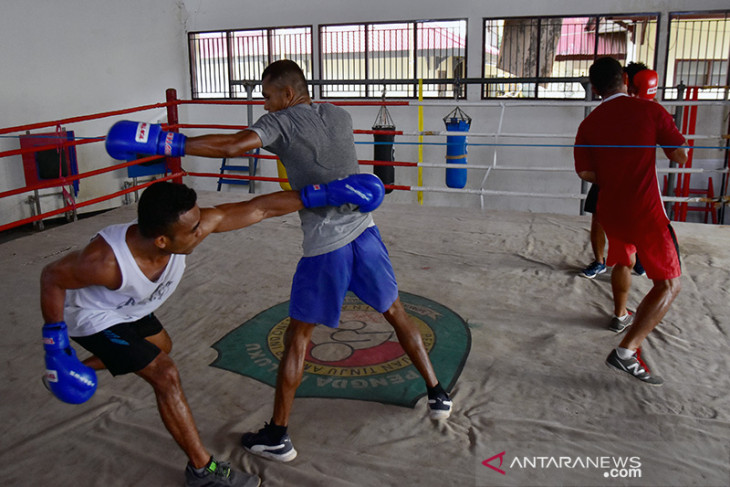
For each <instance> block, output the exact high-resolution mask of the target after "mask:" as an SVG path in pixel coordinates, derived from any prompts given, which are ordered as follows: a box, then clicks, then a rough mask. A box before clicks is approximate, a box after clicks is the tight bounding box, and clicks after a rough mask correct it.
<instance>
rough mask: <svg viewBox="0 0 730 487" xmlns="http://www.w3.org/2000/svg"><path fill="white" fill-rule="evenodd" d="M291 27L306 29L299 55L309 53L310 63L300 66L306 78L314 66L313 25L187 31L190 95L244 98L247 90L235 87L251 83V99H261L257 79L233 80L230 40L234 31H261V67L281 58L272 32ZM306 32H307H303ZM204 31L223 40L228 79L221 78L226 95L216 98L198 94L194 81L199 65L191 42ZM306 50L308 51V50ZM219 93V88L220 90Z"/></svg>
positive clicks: (199, 92)
mask: <svg viewBox="0 0 730 487" xmlns="http://www.w3.org/2000/svg"><path fill="white" fill-rule="evenodd" d="M290 29H291V30H294V29H303V30H305V32H304V33H303V34H302V35H304V36H305V37H306V36H308V37H309V41H308V42H307V43H306V48H305V49H304V50H303V53H302V56H305V57H306V56H309V61H308V63H309V66H308V67H304V66H301V63H299V64H300V66H301V67H302V69H303V70H304V72H305V76H307V79H309V78H310V77H311V76H312V74H313V72H312V70H313V69H314V62H315V60H314V38H313V32H314V27H313V26H312V25H290V26H277V27H252V28H246V29H226V30H209V31H195V32H188V62H189V64H190V92H191V95H192V98H193V99H194V100H196V99H205V100H230V99H233V100H235V99H246V98H247V92H246V91H245V89H244V90H240V89H237V87H240V86H243V87H245V86H246V85H248V84H252V85H253V91H252V97H253V98H262V95H261V86H260V81H261V80H260V79H235V78H234V68H233V64H234V63H233V60H234V53H235V52H236V50H235V49H234V46H233V42H234V39H235V34H236V33H238V32H256V31H261V32H263V33H264V41H265V44H266V49H265V50H266V53H265V56H266V59H267V61H266V63H265V65H264V68H265V67H266V66H267V65H268V64H271V63H272V62H273V61H275V60H277V59H281V57H280V56H279V55H278V53H276V52H275V50H274V49H273V46H274V44H275V40H274V35H275V32H276V31H282V30H290ZM306 31H308V32H306ZM205 34H211V35H213V34H219V35H220V36H221V37H222V38H224V39H225V51H226V53H225V55H226V57H225V59H226V63H227V65H226V72H227V74H226V77H227V81H224V84H226V85H227V86H226V88H227V89H226V90H225V96H222V97H219V96H204V95H205V93H202V94H203V96H201V91H200V90H196V87H197V83H196V72H195V71H196V66H198V63H196V62H195V61H196V60H195V57H194V49H193V43H194V39H195V36H199V35H205ZM307 51H308V53H307ZM221 92H222V91H221Z"/></svg>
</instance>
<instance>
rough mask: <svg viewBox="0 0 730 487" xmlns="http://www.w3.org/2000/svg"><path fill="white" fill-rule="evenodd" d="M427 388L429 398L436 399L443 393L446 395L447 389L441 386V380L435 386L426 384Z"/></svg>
mask: <svg viewBox="0 0 730 487" xmlns="http://www.w3.org/2000/svg"><path fill="white" fill-rule="evenodd" d="M426 389H427V390H428V398H429V399H436V398H437V397H439V396H442V395H443V396H445V395H446V391H445V390H444V388H443V387H441V383H440V382H437V383H436V385H435V386H433V387H428V386H426Z"/></svg>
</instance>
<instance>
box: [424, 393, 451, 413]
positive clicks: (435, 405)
mask: <svg viewBox="0 0 730 487" xmlns="http://www.w3.org/2000/svg"><path fill="white" fill-rule="evenodd" d="M451 404H452V403H451V398H449V395H448V394H446V393H445V392H444V393H443V394H439V395H438V396H436V397H435V398H433V399H430V398H429V400H428V415H429V416H430V417H431V419H446V418H448V417H449V415H450V414H451Z"/></svg>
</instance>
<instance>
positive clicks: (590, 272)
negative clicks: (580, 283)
mask: <svg viewBox="0 0 730 487" xmlns="http://www.w3.org/2000/svg"><path fill="white" fill-rule="evenodd" d="M604 272H606V264H605V261H604V263H601V262H598V261H597V260H594V261H593V262H591V264H590V265H589V266H588V267H586V268H585V269H583V270H582V271H581V275H582V276H583V277H587V278H588V279H593V278H594V277H596V276H597V275H598V274H603V273H604Z"/></svg>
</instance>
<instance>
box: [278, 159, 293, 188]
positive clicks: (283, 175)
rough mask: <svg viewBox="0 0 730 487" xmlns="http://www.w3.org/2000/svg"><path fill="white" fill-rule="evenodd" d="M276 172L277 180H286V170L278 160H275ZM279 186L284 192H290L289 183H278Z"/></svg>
mask: <svg viewBox="0 0 730 487" xmlns="http://www.w3.org/2000/svg"><path fill="white" fill-rule="evenodd" d="M276 172H277V174H278V175H279V178H281V179H288V177H287V175H286V168H285V167H284V164H282V163H281V161H280V160H279V159H277V160H276ZM279 186H281V189H283V190H284V191H291V184H289V181H281V182H279Z"/></svg>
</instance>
